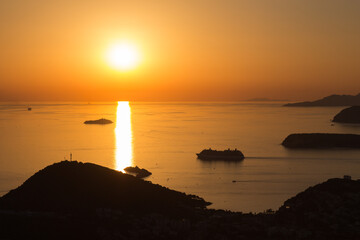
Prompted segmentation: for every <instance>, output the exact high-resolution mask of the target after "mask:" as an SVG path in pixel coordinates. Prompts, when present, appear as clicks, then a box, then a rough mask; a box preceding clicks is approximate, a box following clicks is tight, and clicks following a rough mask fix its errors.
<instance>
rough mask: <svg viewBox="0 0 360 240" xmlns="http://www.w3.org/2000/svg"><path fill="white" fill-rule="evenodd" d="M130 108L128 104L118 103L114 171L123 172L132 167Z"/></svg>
mask: <svg viewBox="0 0 360 240" xmlns="http://www.w3.org/2000/svg"><path fill="white" fill-rule="evenodd" d="M132 158H133V152H132V130H131V108H130V104H129V102H118V106H117V110H116V127H115V169H116V170H118V171H123V169H124V168H126V167H128V166H131V165H132Z"/></svg>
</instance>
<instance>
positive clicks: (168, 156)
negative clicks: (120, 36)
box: [0, 102, 360, 213]
mask: <svg viewBox="0 0 360 240" xmlns="http://www.w3.org/2000/svg"><path fill="white" fill-rule="evenodd" d="M283 104H284V103H283V102H226V103H222V102H0V195H3V194H6V193H7V192H8V191H9V190H11V189H14V188H16V187H18V186H19V185H21V184H22V183H23V182H24V181H25V180H26V179H28V178H29V177H30V176H32V175H33V174H34V173H36V172H37V171H39V170H40V169H42V168H44V167H46V166H48V165H50V164H53V163H56V162H60V161H63V160H73V161H74V160H76V161H81V162H91V163H95V164H99V165H102V166H106V167H108V168H111V169H115V170H118V171H123V169H124V168H125V167H127V166H139V167H140V168H145V169H147V170H149V171H150V172H152V175H151V176H150V177H148V178H146V180H147V181H151V182H152V183H155V184H160V185H162V186H165V187H168V188H170V189H174V190H177V191H181V192H185V193H188V194H195V195H198V196H200V197H202V198H204V199H205V200H207V201H209V202H212V205H210V206H209V208H215V209H226V210H231V211H240V212H253V213H255V212H263V211H265V210H267V209H273V210H277V209H278V208H279V207H280V206H281V205H282V204H283V202H284V201H285V200H287V199H289V198H290V197H293V196H295V195H296V194H297V193H299V192H301V191H304V190H305V189H307V188H308V187H310V186H313V185H315V184H318V183H321V182H323V181H326V180H327V179H329V178H342V177H343V176H344V175H350V176H352V178H353V179H359V178H360V150H355V149H316V150H311V149H302V150H293V149H286V148H284V147H283V146H282V145H281V142H282V141H283V140H284V139H285V137H286V136H288V135H289V134H291V133H354V134H360V125H354V124H339V123H332V122H331V119H332V118H333V117H334V115H336V114H337V113H338V112H339V111H340V110H341V109H343V108H344V107H283V106H282V105H283ZM28 108H31V110H28ZM99 118H106V119H110V120H112V121H113V123H112V124H108V125H86V124H84V121H86V120H95V119H99ZM206 148H212V149H218V150H224V149H228V148H231V149H234V148H237V149H239V150H241V151H242V152H243V153H244V155H245V159H244V160H243V161H240V162H224V161H216V162H215V161H202V160H199V159H197V156H196V153H198V152H200V151H201V150H203V149H206ZM63 177H64V178H66V176H63ZM114 189H116V186H115V185H114ZM118 191H121V189H119V190H118ZM144 201H146V199H144Z"/></svg>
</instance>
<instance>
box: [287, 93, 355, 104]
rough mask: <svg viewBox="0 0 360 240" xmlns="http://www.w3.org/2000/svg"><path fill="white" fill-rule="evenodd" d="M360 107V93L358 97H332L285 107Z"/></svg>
mask: <svg viewBox="0 0 360 240" xmlns="http://www.w3.org/2000/svg"><path fill="white" fill-rule="evenodd" d="M356 105H360V93H359V94H358V95H354V96H353V95H331V96H327V97H324V98H322V99H319V100H316V101H312V102H311V101H307V102H297V103H287V104H285V105H284V106H285V107H335V106H356Z"/></svg>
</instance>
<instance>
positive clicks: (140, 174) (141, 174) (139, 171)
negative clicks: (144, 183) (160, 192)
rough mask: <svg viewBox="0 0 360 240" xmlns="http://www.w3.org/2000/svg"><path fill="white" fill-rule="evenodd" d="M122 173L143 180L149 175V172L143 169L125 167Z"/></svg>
mask: <svg viewBox="0 0 360 240" xmlns="http://www.w3.org/2000/svg"><path fill="white" fill-rule="evenodd" d="M124 171H125V172H127V173H130V174H134V175H135V177H137V178H145V177H148V176H150V175H151V172H149V171H148V170H146V169H145V168H139V167H138V166H136V167H126V168H124Z"/></svg>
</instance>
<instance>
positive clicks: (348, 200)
mask: <svg viewBox="0 0 360 240" xmlns="http://www.w3.org/2000/svg"><path fill="white" fill-rule="evenodd" d="M277 214H278V216H279V218H280V219H281V222H284V223H286V225H290V226H291V227H290V226H289V229H291V228H293V227H296V228H297V229H304V230H306V231H303V232H304V233H306V234H308V235H309V236H308V238H307V239H316V235H318V234H319V232H322V234H323V236H322V237H321V239H326V235H327V236H328V237H329V239H359V236H360V181H359V180H357V181H354V180H350V179H338V178H336V179H329V180H328V181H326V182H324V183H321V184H318V185H315V186H313V187H310V188H308V189H306V190H305V191H304V192H301V193H299V194H297V195H296V196H295V197H293V198H290V199H289V200H287V201H285V203H284V205H283V206H282V207H280V209H279V210H278V212H277Z"/></svg>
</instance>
